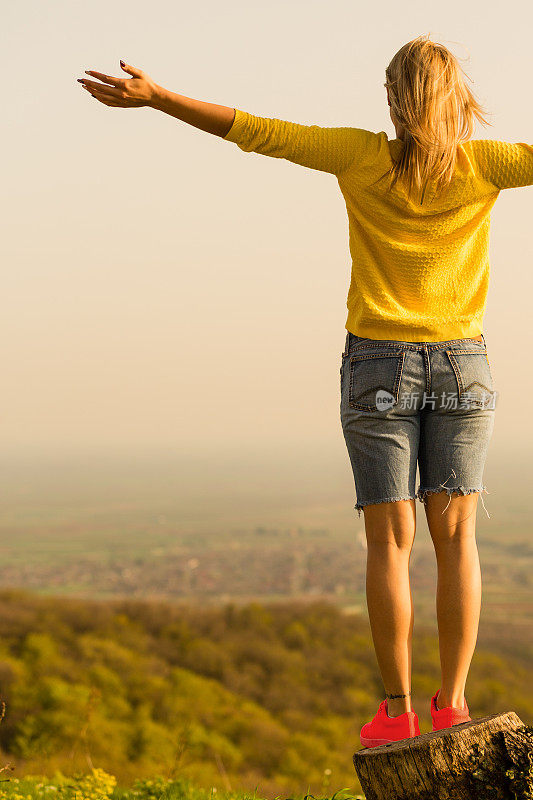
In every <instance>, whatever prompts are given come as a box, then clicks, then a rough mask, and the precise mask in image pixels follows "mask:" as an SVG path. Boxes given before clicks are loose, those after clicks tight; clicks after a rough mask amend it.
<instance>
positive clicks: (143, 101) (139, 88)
mask: <svg viewBox="0 0 533 800" xmlns="http://www.w3.org/2000/svg"><path fill="white" fill-rule="evenodd" d="M120 66H121V67H122V69H123V70H124V72H127V73H128V74H129V75H132V76H133V77H132V78H113V77H112V76H111V75H104V73H103V72H96V71H95V70H92V69H88V70H85V72H86V74H87V75H92V76H93V77H95V78H98V80H100V81H102V83H98V82H97V81H91V80H88V79H87V78H78V81H79V83H81V85H82V86H83V87H84V89H86V90H87V91H88V92H90V94H92V96H93V97H96V99H97V100H99V101H100V102H101V103H103V104H104V105H106V106H115V107H117V108H139V107H140V106H149V105H150V103H151V101H152V100H153V98H154V96H155V91H156V87H157V84H156V83H154V81H153V80H152V79H151V78H150V76H149V75H147V74H146V73H145V72H143V71H142V70H141V69H137V67H132V66H131V65H130V64H125V63H124V61H121V62H120Z"/></svg>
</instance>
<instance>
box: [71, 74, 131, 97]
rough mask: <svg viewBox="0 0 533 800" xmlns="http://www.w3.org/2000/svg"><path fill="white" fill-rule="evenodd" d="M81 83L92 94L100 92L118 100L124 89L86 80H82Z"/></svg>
mask: <svg viewBox="0 0 533 800" xmlns="http://www.w3.org/2000/svg"><path fill="white" fill-rule="evenodd" d="M80 83H81V84H82V86H84V87H85V89H88V90H89V91H91V92H100V93H101V94H105V95H109V96H110V97H114V98H118V97H120V96H121V95H122V89H118V88H115V87H112V86H108V85H107V84H105V83H95V81H88V80H87V79H86V78H81V79H80Z"/></svg>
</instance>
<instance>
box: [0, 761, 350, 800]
mask: <svg viewBox="0 0 533 800" xmlns="http://www.w3.org/2000/svg"><path fill="white" fill-rule="evenodd" d="M347 791H348V790H347V789H339V790H337V791H336V792H335V793H334V794H332V795H330V796H328V795H326V796H324V797H320V798H318V797H316V796H315V795H310V794H305V793H304V792H302V794H300V795H296V796H295V797H294V798H290V800H306V798H307V799H308V800H364V795H352V794H346V792H347ZM4 797H5V798H10V800H43V798H46V800H50V799H52V800H262V798H260V797H258V796H257V794H256V793H255V792H254V794H250V793H249V792H223V793H222V792H220V791H218V790H217V789H216V788H214V787H212V788H209V789H203V788H199V787H197V786H194V785H193V784H192V783H191V782H190V781H189V780H188V779H186V778H178V779H167V778H163V777H162V776H156V777H154V778H152V779H148V780H137V781H134V783H133V786H131V787H129V788H118V787H117V785H116V778H115V777H114V776H113V775H110V774H109V773H107V772H105V771H104V770H102V769H99V768H96V769H93V770H92V772H89V773H87V774H77V775H74V776H67V775H63V773H61V772H57V773H56V774H55V775H54V777H53V778H45V777H44V776H39V775H28V776H26V777H25V778H3V779H2V778H0V798H4ZM275 800H289V798H281V796H278V797H277V798H275Z"/></svg>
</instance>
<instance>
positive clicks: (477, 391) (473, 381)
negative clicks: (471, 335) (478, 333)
mask: <svg viewBox="0 0 533 800" xmlns="http://www.w3.org/2000/svg"><path fill="white" fill-rule="evenodd" d="M446 355H447V356H448V360H449V362H450V364H451V367H452V369H453V371H454V373H455V379H456V382H457V393H458V398H459V401H460V402H461V403H464V404H471V405H473V406H476V407H479V406H481V407H483V406H487V405H489V404H490V403H491V401H492V400H493V395H494V381H493V380H492V373H491V371H490V365H489V359H488V356H487V353H486V351H483V350H474V349H466V350H446Z"/></svg>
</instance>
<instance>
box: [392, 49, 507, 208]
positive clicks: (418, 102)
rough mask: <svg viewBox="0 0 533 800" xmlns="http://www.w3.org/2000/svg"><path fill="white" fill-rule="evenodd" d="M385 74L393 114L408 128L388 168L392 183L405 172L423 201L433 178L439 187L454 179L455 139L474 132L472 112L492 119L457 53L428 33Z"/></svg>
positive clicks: (398, 55)
mask: <svg viewBox="0 0 533 800" xmlns="http://www.w3.org/2000/svg"><path fill="white" fill-rule="evenodd" d="M385 76H386V82H385V84H384V86H386V87H387V89H388V92H389V98H390V99H389V104H390V106H391V111H392V114H393V115H394V117H395V118H396V120H397V122H398V123H399V124H400V125H401V126H402V127H403V129H404V133H403V137H404V138H403V141H404V147H403V151H402V153H401V156H400V157H399V159H398V160H397V161H395V162H394V163H393V166H392V168H391V170H390V171H389V174H390V175H391V178H392V181H391V188H392V187H393V186H394V185H395V184H396V181H397V180H398V179H400V178H405V179H406V181H407V183H408V187H409V188H408V191H409V194H410V195H413V194H414V193H415V192H416V196H417V197H418V198H419V199H420V204H422V203H423V200H424V195H425V192H426V188H427V185H428V182H429V181H430V180H435V181H436V191H437V192H438V191H440V190H441V189H444V188H445V187H446V186H447V185H448V184H449V183H450V181H451V179H452V176H453V172H454V167H455V159H456V152H457V144H458V143H459V142H461V141H464V140H465V139H468V138H470V136H471V135H472V132H473V130H474V116H475V117H477V119H478V120H479V121H480V122H482V123H483V124H484V125H491V124H492V123H490V122H488V121H487V120H486V115H487V112H485V111H484V109H483V108H482V107H481V106H480V104H479V103H478V101H477V100H476V99H475V97H474V95H473V94H472V92H471V91H470V89H469V88H468V86H467V85H466V83H465V80H464V73H463V70H462V69H461V66H460V64H459V62H458V60H457V58H456V57H455V56H454V55H453V54H452V53H451V52H450V51H449V50H448V49H447V48H446V47H444V45H441V44H436V43H435V42H432V41H430V39H429V38H428V37H427V36H425V35H422V36H417V38H416V39H413V40H412V41H410V42H408V43H407V44H404V45H403V47H401V48H400V49H399V50H398V52H397V53H396V55H395V56H394V57H393V59H392V61H391V62H390V64H389V66H388V67H387V69H386V70H385Z"/></svg>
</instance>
